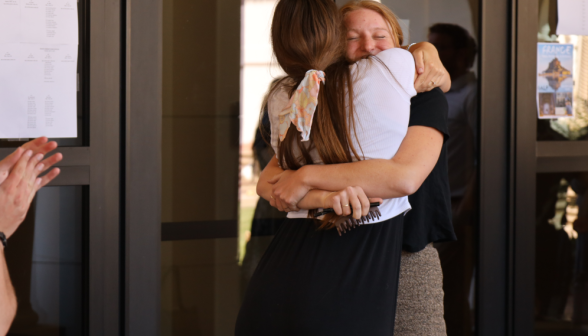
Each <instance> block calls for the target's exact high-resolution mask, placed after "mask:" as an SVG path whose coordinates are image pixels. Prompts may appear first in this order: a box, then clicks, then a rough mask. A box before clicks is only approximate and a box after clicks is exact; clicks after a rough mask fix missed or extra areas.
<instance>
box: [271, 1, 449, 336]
mask: <svg viewBox="0 0 588 336" xmlns="http://www.w3.org/2000/svg"><path fill="white" fill-rule="evenodd" d="M340 12H341V13H342V15H343V20H344V22H345V28H346V34H347V47H346V57H347V59H349V60H351V61H355V60H358V59H362V58H365V57H367V56H369V55H379V53H380V52H382V51H384V50H387V49H390V48H395V47H396V45H395V42H394V39H393V38H392V37H391V36H390V35H391V34H389V32H388V34H386V29H389V30H390V31H392V30H393V29H392V27H395V26H397V21H396V18H395V15H394V13H393V12H392V11H391V10H390V9H389V8H387V7H386V6H385V5H382V4H381V3H378V2H375V1H370V0H353V1H351V2H349V3H347V4H346V5H344V6H343V7H341V9H340ZM413 49H416V48H414V47H413ZM427 56H428V57H427V58H428V59H432V58H434V55H433V54H429V55H427ZM429 78H430V77H429ZM434 80H435V81H436V80H437V79H434ZM445 84H447V83H445ZM415 85H416V84H415ZM446 86H447V85H446ZM446 86H445V87H444V88H445V89H447V87H446ZM448 112H449V111H448V104H447V99H446V98H445V96H444V95H443V92H442V91H441V90H440V89H438V88H437V89H434V90H431V91H429V92H423V93H419V94H418V95H417V96H415V97H413V98H412V99H411V107H410V121H409V127H408V132H407V134H406V136H405V138H404V139H403V141H402V145H401V146H400V148H399V149H398V151H397V153H396V154H395V155H394V157H393V158H392V159H390V160H363V161H358V162H353V163H345V164H337V165H305V166H304V167H302V169H298V170H296V171H293V170H286V171H284V170H282V169H281V168H280V167H279V166H278V165H277V164H274V165H270V166H268V168H267V169H266V170H264V172H263V173H262V175H261V177H260V181H268V183H270V184H272V185H273V187H272V194H271V195H270V196H271V198H270V200H271V204H272V205H274V206H276V208H278V209H279V210H283V209H285V208H290V209H294V210H296V209H297V204H298V203H299V201H300V200H301V199H304V196H305V195H306V193H308V191H309V190H315V191H313V192H316V189H322V190H338V189H340V188H344V187H345V186H347V185H355V186H361V187H362V188H363V190H364V191H365V193H366V194H367V195H372V196H373V195H377V196H380V197H384V198H386V197H390V196H394V195H398V193H400V194H401V195H405V194H409V202H410V204H411V206H412V208H413V209H412V210H411V211H410V212H408V213H407V214H406V216H405V217H404V220H403V222H404V229H403V241H402V249H403V251H402V258H401V268H400V280H399V290H398V304H397V311H396V322H395V330H394V332H395V334H396V335H431V336H433V335H434V336H443V335H446V328H445V320H444V307H443V306H444V301H445V302H451V300H455V297H447V296H446V295H445V294H446V293H445V294H444V290H443V285H444V282H445V279H444V277H443V271H442V268H441V263H440V258H439V253H438V252H437V250H436V248H435V247H433V243H439V242H447V241H453V240H455V239H456V236H455V233H454V230H453V225H452V211H451V197H450V195H451V193H450V188H449V180H448V164H447V157H448V150H447V146H448V144H447V141H446V140H447V138H448V136H449V132H448V120H447V119H448Z"/></svg>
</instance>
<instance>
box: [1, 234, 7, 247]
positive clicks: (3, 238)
mask: <svg viewBox="0 0 588 336" xmlns="http://www.w3.org/2000/svg"><path fill="white" fill-rule="evenodd" d="M0 241H2V245H4V247H6V245H8V241H6V235H5V234H4V232H0Z"/></svg>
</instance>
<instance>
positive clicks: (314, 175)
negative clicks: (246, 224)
mask: <svg viewBox="0 0 588 336" xmlns="http://www.w3.org/2000/svg"><path fill="white" fill-rule="evenodd" d="M442 146H443V134H442V133H441V132H439V131H438V130H436V129H434V128H431V127H425V126H411V127H409V128H408V133H407V134H406V137H405V138H404V140H403V141H402V144H401V145H400V148H399V149H398V152H397V153H396V155H395V156H394V157H393V158H392V159H390V160H385V159H378V160H364V161H358V162H352V163H343V164H331V165H306V166H304V167H302V168H300V169H299V170H297V171H294V172H290V173H287V174H281V175H277V176H275V177H274V178H272V179H270V180H267V183H268V184H273V187H272V193H271V195H272V197H274V198H275V199H279V200H280V201H281V202H282V203H283V204H287V205H289V206H293V205H295V204H297V203H298V202H299V201H300V200H302V199H303V197H304V195H306V194H307V193H308V192H309V191H310V190H312V189H321V190H340V189H343V188H344V187H345V186H360V187H361V188H363V190H364V191H365V193H366V195H367V196H368V197H381V198H384V199H387V198H395V197H401V196H406V195H410V194H413V193H414V192H416V191H417V190H418V188H419V187H420V186H421V184H422V183H423V181H424V180H425V179H426V178H427V176H428V175H429V173H431V171H432V170H433V168H434V167H435V164H436V163H437V160H438V159H439V154H440V153H441V148H442ZM274 172H277V171H274Z"/></svg>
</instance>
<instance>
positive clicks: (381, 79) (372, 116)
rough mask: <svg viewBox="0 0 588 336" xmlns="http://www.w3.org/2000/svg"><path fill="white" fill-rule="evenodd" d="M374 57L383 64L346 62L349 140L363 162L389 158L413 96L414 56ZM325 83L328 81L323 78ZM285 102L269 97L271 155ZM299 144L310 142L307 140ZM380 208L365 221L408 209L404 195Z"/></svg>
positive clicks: (282, 96) (278, 95) (392, 52)
mask: <svg viewBox="0 0 588 336" xmlns="http://www.w3.org/2000/svg"><path fill="white" fill-rule="evenodd" d="M377 58H378V59H380V60H381V61H382V63H383V64H382V63H380V62H379V61H378V60H377V59H376V58H374V57H370V58H368V59H363V60H360V61H358V62H357V63H355V64H353V65H351V75H352V78H353V90H354V98H353V99H354V106H355V127H356V133H357V139H355V137H354V136H353V135H352V139H353V140H352V141H353V143H354V146H355V148H356V150H357V151H358V153H359V154H360V155H362V154H363V157H364V159H365V160H370V159H391V158H392V157H394V155H395V154H396V152H397V151H398V148H399V147H400V144H401V143H402V140H403V139H404V137H405V136H406V132H407V130H408V121H409V118H410V99H411V98H412V97H413V96H415V95H416V90H415V89H414V72H415V64H414V58H413V57H412V55H411V54H410V53H409V52H408V51H406V50H403V49H399V48H395V49H388V50H385V51H382V52H381V53H379V54H378V56H377ZM325 85H329V78H328V77H327V78H326V83H325ZM288 101H289V97H288V93H287V92H286V91H285V90H279V91H276V92H275V93H274V94H272V95H271V96H270V98H269V100H268V110H269V117H270V122H271V131H272V134H271V145H272V147H273V149H274V151H275V152H276V153H277V152H278V149H277V147H278V132H279V129H278V125H279V121H278V114H279V112H280V111H282V110H283V109H284V108H285V107H286V106H287V105H288ZM319 104H320V101H319ZM289 132H292V130H290V131H289ZM311 133H312V130H311ZM303 144H304V145H309V142H303ZM295 154H296V151H295ZM310 154H311V157H312V159H313V161H314V162H315V163H316V164H322V161H321V160H320V157H319V155H318V152H317V151H316V150H312V151H311V152H310ZM379 209H380V212H381V213H382V216H381V217H380V219H379V220H377V221H370V224H373V223H377V222H381V221H385V220H388V219H390V218H394V217H396V216H397V215H399V214H402V213H405V212H407V211H408V210H410V209H411V207H410V204H409V202H408V197H406V196H405V197H399V198H393V199H386V200H384V202H383V203H382V204H381V205H380V207H379ZM307 217H308V211H307V210H301V211H298V212H290V213H288V218H307Z"/></svg>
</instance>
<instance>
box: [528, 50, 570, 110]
mask: <svg viewBox="0 0 588 336" xmlns="http://www.w3.org/2000/svg"><path fill="white" fill-rule="evenodd" d="M573 67H574V45H573V44H559V43H538V45H537V111H538V115H539V119H555V118H572V117H573V116H574V108H573V107H574V101H573V96H574V94H573V93H574V80H573V74H574V73H573Z"/></svg>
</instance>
